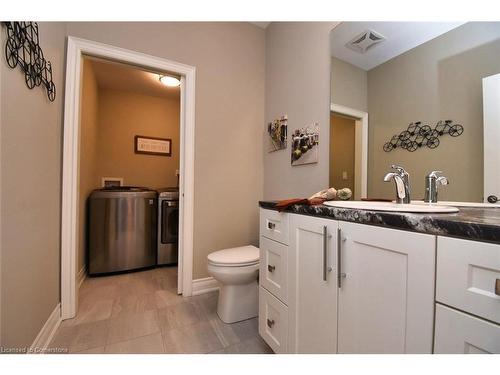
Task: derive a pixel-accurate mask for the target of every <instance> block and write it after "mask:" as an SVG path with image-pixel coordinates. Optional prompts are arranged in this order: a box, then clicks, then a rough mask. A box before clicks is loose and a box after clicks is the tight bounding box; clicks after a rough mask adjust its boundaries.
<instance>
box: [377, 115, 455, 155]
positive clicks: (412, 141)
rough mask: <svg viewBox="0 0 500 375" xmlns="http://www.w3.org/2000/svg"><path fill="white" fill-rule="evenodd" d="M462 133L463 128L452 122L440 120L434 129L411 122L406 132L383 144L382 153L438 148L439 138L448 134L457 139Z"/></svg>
mask: <svg viewBox="0 0 500 375" xmlns="http://www.w3.org/2000/svg"><path fill="white" fill-rule="evenodd" d="M463 132H464V127H463V126H462V125H460V124H455V123H454V122H453V120H444V121H443V120H440V121H438V122H437V124H436V126H435V127H434V129H432V128H431V127H430V126H429V125H422V123H421V122H420V121H417V122H412V123H411V124H410V125H408V128H407V129H406V130H403V131H402V132H401V133H399V134H396V135H393V136H392V138H391V140H390V141H389V142H386V143H385V144H384V151H385V152H390V151H392V150H395V149H397V148H401V149H403V150H406V151H410V152H413V151H415V150H417V149H419V148H421V147H423V146H427V147H429V148H436V147H437V146H439V143H440V141H439V137H441V136H443V135H445V134H449V135H451V136H452V137H458V136H460V135H462V133H463Z"/></svg>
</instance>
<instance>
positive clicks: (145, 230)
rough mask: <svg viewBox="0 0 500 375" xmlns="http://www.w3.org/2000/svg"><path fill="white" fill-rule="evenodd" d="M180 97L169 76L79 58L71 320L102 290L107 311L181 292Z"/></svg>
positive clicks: (177, 82) (177, 83) (176, 81)
mask: <svg viewBox="0 0 500 375" xmlns="http://www.w3.org/2000/svg"><path fill="white" fill-rule="evenodd" d="M180 99H181V97H180V77H177V76H175V75H173V74H169V73H167V72H160V71H151V70H145V69H142V68H139V67H136V66H132V65H127V64H124V63H118V62H114V61H110V60H105V59H101V58H96V57H91V56H83V58H82V76H81V97H80V138H79V142H80V145H79V150H80V155H79V176H78V177H79V178H78V187H79V193H78V206H79V220H78V242H77V264H78V265H77V270H78V283H79V284H80V283H83V284H82V286H81V289H80V293H79V294H80V297H79V302H80V305H81V306H80V308H79V311H78V312H77V318H78V315H79V313H80V312H82V311H81V310H82V309H83V310H85V308H86V306H87V305H88V306H94V307H93V308H95V302H96V301H95V300H94V301H87V300H86V299H91V300H92V299H95V298H97V297H96V296H99V295H101V294H102V293H101V292H102V291H104V290H106V288H107V290H108V292H109V294H108V295H107V298H106V299H108V300H109V303H108V304H109V306H108V307H110V308H111V309H112V308H113V307H112V306H115V307H116V305H117V301H118V302H119V301H123V297H124V295H126V296H129V297H130V296H136V297H137V299H138V300H140V301H142V302H141V303H145V302H144V301H148V300H149V302H150V303H152V304H154V303H155V301H153V299H155V298H162V297H163V298H165V293H163V295H162V293H157V292H159V291H162V290H163V291H165V292H166V293H171V294H173V295H177V292H178V285H177V279H178V272H177V265H178V254H179V246H178V244H179V174H180V173H179V170H180V151H181V147H180V142H181V137H180V112H181V100H180ZM84 280H85V281H84ZM110 285H111V286H114V285H116V286H117V285H119V287H116V288H114V287H111V288H110ZM111 301H113V302H111ZM118 304H120V303H118ZM82 313H83V314H85V311H83V312H82Z"/></svg>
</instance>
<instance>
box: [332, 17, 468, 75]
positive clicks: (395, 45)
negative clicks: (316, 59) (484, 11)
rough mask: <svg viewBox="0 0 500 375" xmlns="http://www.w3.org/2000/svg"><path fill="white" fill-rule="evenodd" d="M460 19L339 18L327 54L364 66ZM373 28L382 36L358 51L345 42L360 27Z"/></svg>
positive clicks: (443, 30) (369, 66) (370, 66)
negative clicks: (368, 47) (353, 19)
mask: <svg viewBox="0 0 500 375" xmlns="http://www.w3.org/2000/svg"><path fill="white" fill-rule="evenodd" d="M463 24H464V22H342V23H340V24H339V25H338V26H337V27H336V28H335V29H333V30H332V32H331V33H330V47H331V55H332V56H333V57H336V58H338V59H340V60H343V61H345V62H348V63H350V64H352V65H355V66H357V67H359V68H361V69H364V70H370V69H373V68H374V67H376V66H377V65H380V64H383V63H384V62H386V61H388V60H390V59H392V58H394V57H396V56H398V55H400V54H402V53H404V52H406V51H409V50H410V49H412V48H415V47H417V46H418V45H420V44H423V43H425V42H427V41H429V40H431V39H434V38H436V37H437V36H439V35H442V34H444V33H446V32H448V31H450V30H452V29H454V28H456V27H458V26H460V25H463ZM366 30H373V31H376V32H377V33H379V34H382V35H383V36H384V37H385V38H386V40H385V41H383V42H382V43H379V44H378V45H376V46H374V47H373V48H371V49H369V50H368V51H367V52H366V53H364V54H360V53H358V52H354V51H352V50H351V49H349V48H347V47H346V46H345V45H346V43H348V42H349V41H351V40H352V39H353V38H354V37H356V36H357V35H359V34H361V33H362V32H363V31H366Z"/></svg>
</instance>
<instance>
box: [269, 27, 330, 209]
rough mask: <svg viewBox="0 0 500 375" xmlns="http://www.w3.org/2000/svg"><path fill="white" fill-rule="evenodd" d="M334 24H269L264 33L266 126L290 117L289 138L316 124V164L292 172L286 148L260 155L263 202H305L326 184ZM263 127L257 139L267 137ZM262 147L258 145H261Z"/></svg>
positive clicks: (288, 152)
mask: <svg viewBox="0 0 500 375" xmlns="http://www.w3.org/2000/svg"><path fill="white" fill-rule="evenodd" d="M334 26H335V23H332V22H273V23H271V24H270V25H269V26H268V28H267V30H266V121H271V120H272V119H274V118H277V117H279V116H281V115H283V114H288V134H291V133H292V132H293V130H294V129H297V128H300V127H302V126H304V125H307V124H310V123H312V122H319V124H320V135H319V162H318V163H317V164H309V165H302V166H295V167H292V166H291V165H290V147H288V148H287V149H285V150H282V151H276V152H273V153H267V150H266V151H265V153H264V197H265V198H266V199H284V198H292V197H308V196H310V195H311V194H313V193H315V192H317V191H319V190H322V189H325V188H326V187H327V186H328V183H329V181H328V179H329V176H328V175H329V162H328V160H329V148H330V147H329V146H330V142H329V139H330V137H329V134H330V110H329V108H330V78H329V77H330V63H331V58H330V47H329V45H330V42H329V33H330V30H331V29H332V28H333V27H334ZM264 128H265V127H264V125H262V126H261V128H260V129H261V132H260V139H262V137H267V134H265V132H264ZM261 143H262V142H261Z"/></svg>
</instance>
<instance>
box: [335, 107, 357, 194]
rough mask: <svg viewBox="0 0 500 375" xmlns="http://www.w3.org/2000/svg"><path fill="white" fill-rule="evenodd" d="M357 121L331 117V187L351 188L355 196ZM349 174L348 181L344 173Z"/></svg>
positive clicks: (342, 117) (337, 116)
mask: <svg viewBox="0 0 500 375" xmlns="http://www.w3.org/2000/svg"><path fill="white" fill-rule="evenodd" d="M355 132H356V121H355V120H354V119H351V118H348V117H344V116H339V115H335V114H332V115H331V116H330V186H331V187H334V188H336V189H340V188H349V189H351V191H352V192H353V195H354V193H355V192H354V156H355V142H356V140H355ZM344 171H345V172H347V180H344V179H343V178H342V172H344Z"/></svg>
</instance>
